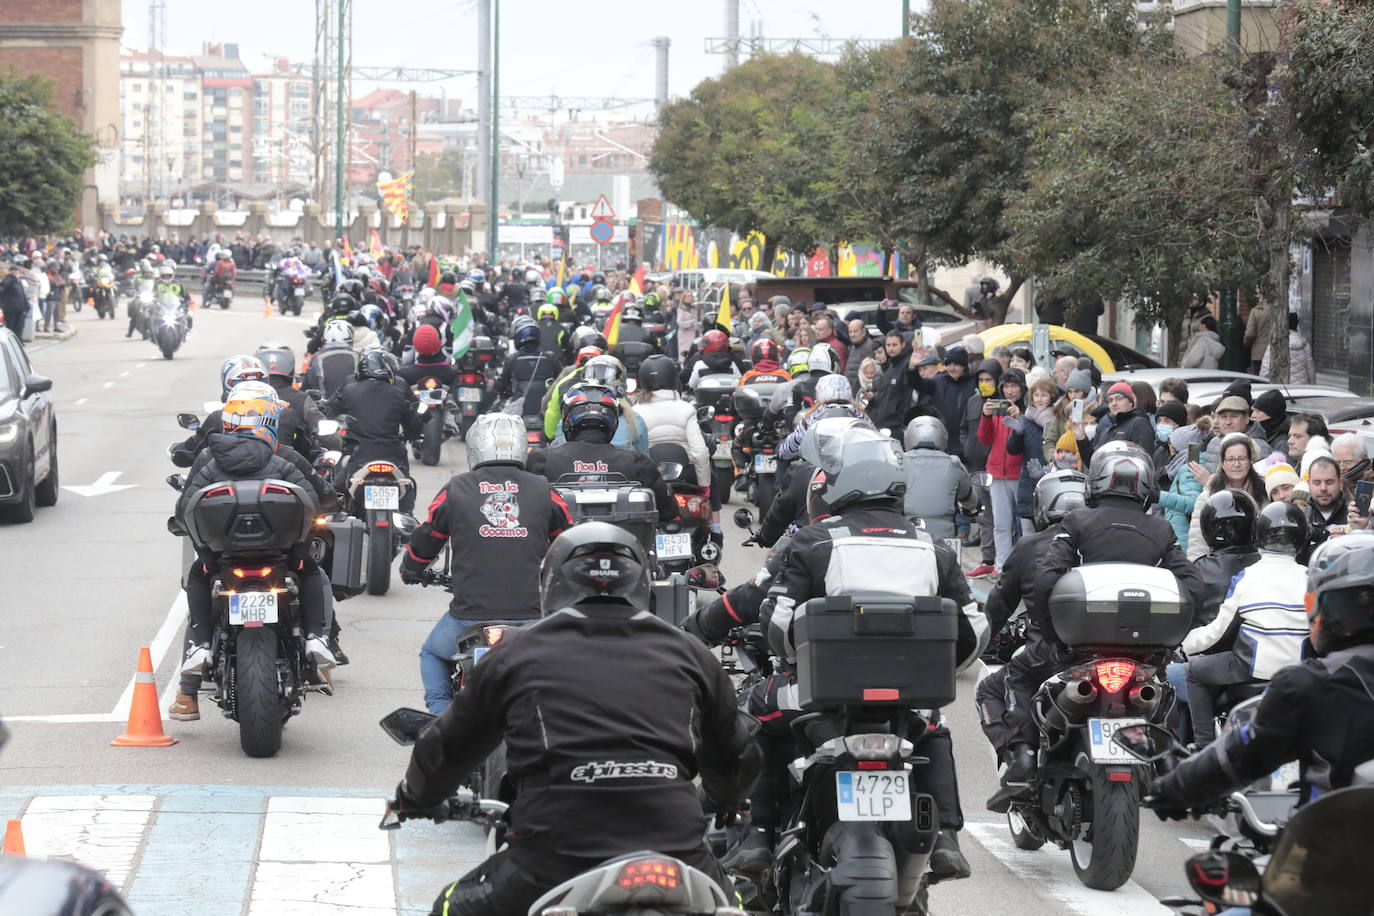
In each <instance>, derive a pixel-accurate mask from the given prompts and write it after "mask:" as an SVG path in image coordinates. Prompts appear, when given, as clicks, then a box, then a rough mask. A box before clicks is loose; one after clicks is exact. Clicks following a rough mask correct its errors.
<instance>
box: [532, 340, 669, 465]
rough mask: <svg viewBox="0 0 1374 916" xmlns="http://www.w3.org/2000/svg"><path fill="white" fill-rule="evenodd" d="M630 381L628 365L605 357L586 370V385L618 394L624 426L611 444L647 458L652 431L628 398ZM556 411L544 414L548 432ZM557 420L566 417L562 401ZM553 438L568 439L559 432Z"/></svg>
mask: <svg viewBox="0 0 1374 916" xmlns="http://www.w3.org/2000/svg"><path fill="white" fill-rule="evenodd" d="M626 379H627V373H626V372H625V364H624V363H622V362H621V361H620V360H618V359H616V358H615V357H614V356H609V355H605V354H602V355H598V356H593V357H592V358H591V359H589V360H587V363H586V365H584V366H583V367H582V380H583V381H586V382H591V383H592V384H594V385H604V386H606V387H607V388H609V389H611V390H612V391H614V392H615V396H616V400H617V401H619V402H620V423H619V425H618V426H617V427H616V431H615V437H614V438H613V439H612V440H611V444H612V445H618V446H620V447H621V448H628V449H633V450H634V451H636V452H641V453H643V454H645V455H647V454H649V427H648V426H647V425H646V424H645V422H644V418H643V417H641V416H640V415H639V412H638V411H637V410H635V408H634V405H632V404H631V403H630V399H629V397H628V396H627V394H626V389H627V388H628V387H629V386H628V385H627V384H626ZM571 388H572V386H569V388H568V389H567V390H571ZM565 396H566V392H565ZM552 409H553V406H552V404H551V405H550V406H549V409H548V410H546V411H545V413H544V425H545V427H546V428H547V426H548V423H549V412H550V411H551V410H552ZM556 417H557V418H559V419H561V417H562V401H560V402H559V405H558V413H557V414H556ZM553 438H554V439H559V438H565V437H564V436H563V434H562V433H561V432H556V433H555V435H554V436H553Z"/></svg>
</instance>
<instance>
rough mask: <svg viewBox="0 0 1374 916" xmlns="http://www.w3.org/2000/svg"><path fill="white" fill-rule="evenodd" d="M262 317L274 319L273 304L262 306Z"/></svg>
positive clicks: (267, 303)
mask: <svg viewBox="0 0 1374 916" xmlns="http://www.w3.org/2000/svg"><path fill="white" fill-rule="evenodd" d="M262 317H264V318H271V317H272V303H270V302H264V303H263V304H262Z"/></svg>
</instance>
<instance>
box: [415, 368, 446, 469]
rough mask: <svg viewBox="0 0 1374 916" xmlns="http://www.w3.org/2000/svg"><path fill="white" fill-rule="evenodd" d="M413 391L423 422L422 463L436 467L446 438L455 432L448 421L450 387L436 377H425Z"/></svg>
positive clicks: (421, 438) (420, 443) (420, 450)
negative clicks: (446, 386)
mask: <svg viewBox="0 0 1374 916" xmlns="http://www.w3.org/2000/svg"><path fill="white" fill-rule="evenodd" d="M411 392H412V393H413V394H414V395H415V400H416V401H417V402H418V403H417V406H416V408H415V412H416V413H417V414H418V415H419V416H420V419H421V421H422V423H423V427H422V429H421V432H420V441H419V444H418V449H417V451H418V452H419V454H420V463H421V464H424V465H425V466H426V467H434V466H435V465H436V464H438V463H439V452H440V450H441V449H442V448H443V445H444V440H446V439H447V438H448V437H449V436H451V435H452V434H453V433H452V426H451V425H450V423H449V421H448V408H449V404H448V389H447V388H445V387H444V386H443V385H441V384H440V383H439V380H438V379H436V378H425V379H421V380H420V384H418V385H416V386H415V387H414V388H412V389H411Z"/></svg>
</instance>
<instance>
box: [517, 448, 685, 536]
mask: <svg viewBox="0 0 1374 916" xmlns="http://www.w3.org/2000/svg"><path fill="white" fill-rule="evenodd" d="M526 466H527V467H528V468H529V470H530V472H531V473H534V474H542V475H543V476H544V477H546V478H547V479H548V481H549V483H551V484H557V483H558V480H559V478H560V477H564V476H565V475H566V476H570V477H571V478H573V479H576V480H599V479H604V478H605V477H606V475H608V474H621V475H623V476H624V477H625V479H626V480H628V481H630V482H631V483H637V484H639V485H640V486H644V487H648V488H649V489H650V490H653V491H654V503H655V505H656V507H657V508H658V517H659V520H660V521H665V522H671V521H672V520H673V519H675V518H677V501H676V500H674V499H673V494H672V492H671V491H670V490H669V489H668V485H667V484H666V483H664V482H663V476H662V475H661V474H659V473H658V465H657V464H655V463H654V461H653V459H652V458H650V457H649V456H648V455H645V454H642V453H640V452H632V451H630V450H629V449H623V448H618V447H617V446H614V445H611V444H610V443H609V442H607V441H606V439H605V437H604V436H598V435H596V434H595V433H581V434H579V436H578V438H577V440H576V441H574V442H558V443H555V444H553V445H547V446H545V447H543V448H537V449H534V450H533V451H532V452H530V457H529V463H528V464H527V465H526Z"/></svg>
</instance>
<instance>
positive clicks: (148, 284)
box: [127, 277, 155, 340]
mask: <svg viewBox="0 0 1374 916" xmlns="http://www.w3.org/2000/svg"><path fill="white" fill-rule="evenodd" d="M153 289H154V281H153V279H152V278H151V277H136V278H135V279H134V280H133V295H132V296H130V297H129V302H128V305H127V309H128V317H129V318H131V319H132V320H133V322H134V330H136V331H138V333H139V334H141V335H143V339H144V340H147V339H148V338H149V336H150V334H149V330H148V313H149V312H150V311H151V310H152V308H153V304H154V302H155V297H154V295H153Z"/></svg>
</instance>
